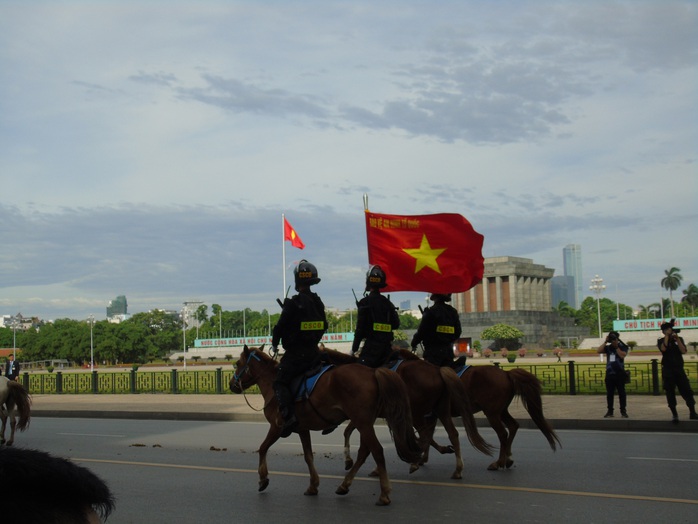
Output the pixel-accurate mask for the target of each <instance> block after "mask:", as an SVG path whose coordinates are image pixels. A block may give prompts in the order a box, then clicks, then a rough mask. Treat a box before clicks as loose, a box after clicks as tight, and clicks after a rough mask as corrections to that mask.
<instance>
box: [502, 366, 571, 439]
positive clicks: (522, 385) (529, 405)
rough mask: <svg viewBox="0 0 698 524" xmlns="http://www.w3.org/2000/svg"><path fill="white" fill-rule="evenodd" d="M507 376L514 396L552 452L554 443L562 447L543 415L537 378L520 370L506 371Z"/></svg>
mask: <svg viewBox="0 0 698 524" xmlns="http://www.w3.org/2000/svg"><path fill="white" fill-rule="evenodd" d="M507 375H508V377H509V380H510V381H511V383H512V385H513V387H514V395H518V396H519V397H520V398H521V401H522V402H523V406H524V408H525V409H526V411H528V414H529V415H530V416H531V419H532V420H533V422H534V423H535V424H536V426H538V429H540V431H541V433H543V436H545V438H546V439H547V440H548V443H549V444H550V447H551V448H552V450H553V451H555V448H556V445H555V443H556V442H557V444H558V445H559V446H560V447H562V442H560V439H559V438H558V436H557V434H556V433H555V430H554V429H553V427H552V426H551V425H550V422H548V420H547V419H546V418H545V415H543V399H542V398H541V392H542V390H543V388H542V386H541V383H540V380H538V377H536V376H535V375H534V374H533V373H530V372H528V371H526V370H525V369H521V368H514V369H510V370H508V371H507Z"/></svg>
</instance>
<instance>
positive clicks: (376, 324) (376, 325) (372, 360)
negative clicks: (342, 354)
mask: <svg viewBox="0 0 698 524" xmlns="http://www.w3.org/2000/svg"><path fill="white" fill-rule="evenodd" d="M385 286H386V277H385V272H384V271H383V269H381V267H380V266H371V267H370V268H369V269H368V272H367V273H366V291H367V292H368V295H366V296H364V298H362V299H361V300H360V301H359V303H358V304H357V306H358V308H359V312H358V315H357V320H356V330H355V331H354V343H353V344H352V347H351V353H352V355H355V354H356V353H357V352H358V351H359V345H360V344H361V341H362V340H365V342H364V345H363V348H362V349H361V355H360V357H359V362H360V363H362V364H365V365H367V366H370V367H372V368H377V367H379V366H381V365H383V364H384V363H385V361H386V360H388V357H389V356H390V353H391V351H392V349H391V346H392V341H393V330H395V329H398V328H399V327H400V317H398V314H397V308H396V307H395V306H394V305H393V303H392V302H391V301H390V299H389V298H388V297H386V296H384V295H382V294H381V292H380V290H381V289H382V288H384V287H385Z"/></svg>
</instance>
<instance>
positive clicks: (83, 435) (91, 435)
mask: <svg viewBox="0 0 698 524" xmlns="http://www.w3.org/2000/svg"><path fill="white" fill-rule="evenodd" d="M56 435H67V436H71V437H118V438H124V437H125V436H126V435H106V434H103V433H56Z"/></svg>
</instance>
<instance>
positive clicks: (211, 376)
mask: <svg viewBox="0 0 698 524" xmlns="http://www.w3.org/2000/svg"><path fill="white" fill-rule="evenodd" d="M494 365H495V366H499V367H501V368H502V369H505V370H506V369H512V368H521V369H525V370H527V371H529V372H531V373H533V374H534V375H536V376H537V377H538V379H539V380H540V381H541V384H542V386H543V393H544V394H546V395H557V394H563V395H586V394H605V393H606V387H605V385H604V377H605V374H606V365H605V364H604V363H595V364H584V363H582V364H580V363H577V362H575V361H569V362H567V363H565V364H562V365H561V364H522V363H509V364H500V363H499V362H495V363H494ZM625 369H626V370H628V371H630V374H631V379H630V384H627V385H626V386H625V387H626V391H627V392H628V393H629V394H641V395H659V394H661V393H662V384H661V369H660V366H659V362H658V360H656V359H653V360H652V361H650V362H633V363H626V365H625ZM685 369H686V374H687V375H688V379H689V381H690V383H691V387H692V388H693V389H694V390H697V391H698V362H687V363H686V364H685ZM233 373H234V371H233V370H232V369H228V370H223V369H222V368H216V369H215V370H197V371H179V370H176V369H172V370H169V371H136V370H132V371H115V372H104V371H99V372H98V371H93V372H91V373H80V372H75V373H70V372H61V371H58V372H56V373H26V372H25V373H24V374H23V375H22V382H23V384H24V387H25V388H26V389H27V391H29V393H31V394H52V393H56V394H84V393H92V394H118V393H131V394H136V393H172V394H187V393H202V394H207V393H210V394H226V393H231V392H230V388H229V387H228V384H229V383H230V379H231V378H232V377H233ZM254 391H257V388H256V387H255V388H254V390H253V392H254Z"/></svg>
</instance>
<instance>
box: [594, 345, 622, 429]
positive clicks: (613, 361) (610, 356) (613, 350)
mask: <svg viewBox="0 0 698 524" xmlns="http://www.w3.org/2000/svg"><path fill="white" fill-rule="evenodd" d="M597 353H605V354H606V378H605V380H604V382H605V383H606V406H607V410H606V414H605V415H604V418H609V417H613V397H614V396H615V392H616V391H618V402H619V404H620V415H621V416H622V417H623V418H628V412H627V410H626V407H627V395H626V393H625V357H626V356H627V355H628V346H626V345H625V343H624V342H623V341H621V339H620V334H619V333H618V332H617V331H611V332H610V333H609V334H608V335H607V336H606V340H605V341H604V342H603V343H602V344H601V345H600V346H599V348H598V349H597Z"/></svg>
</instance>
